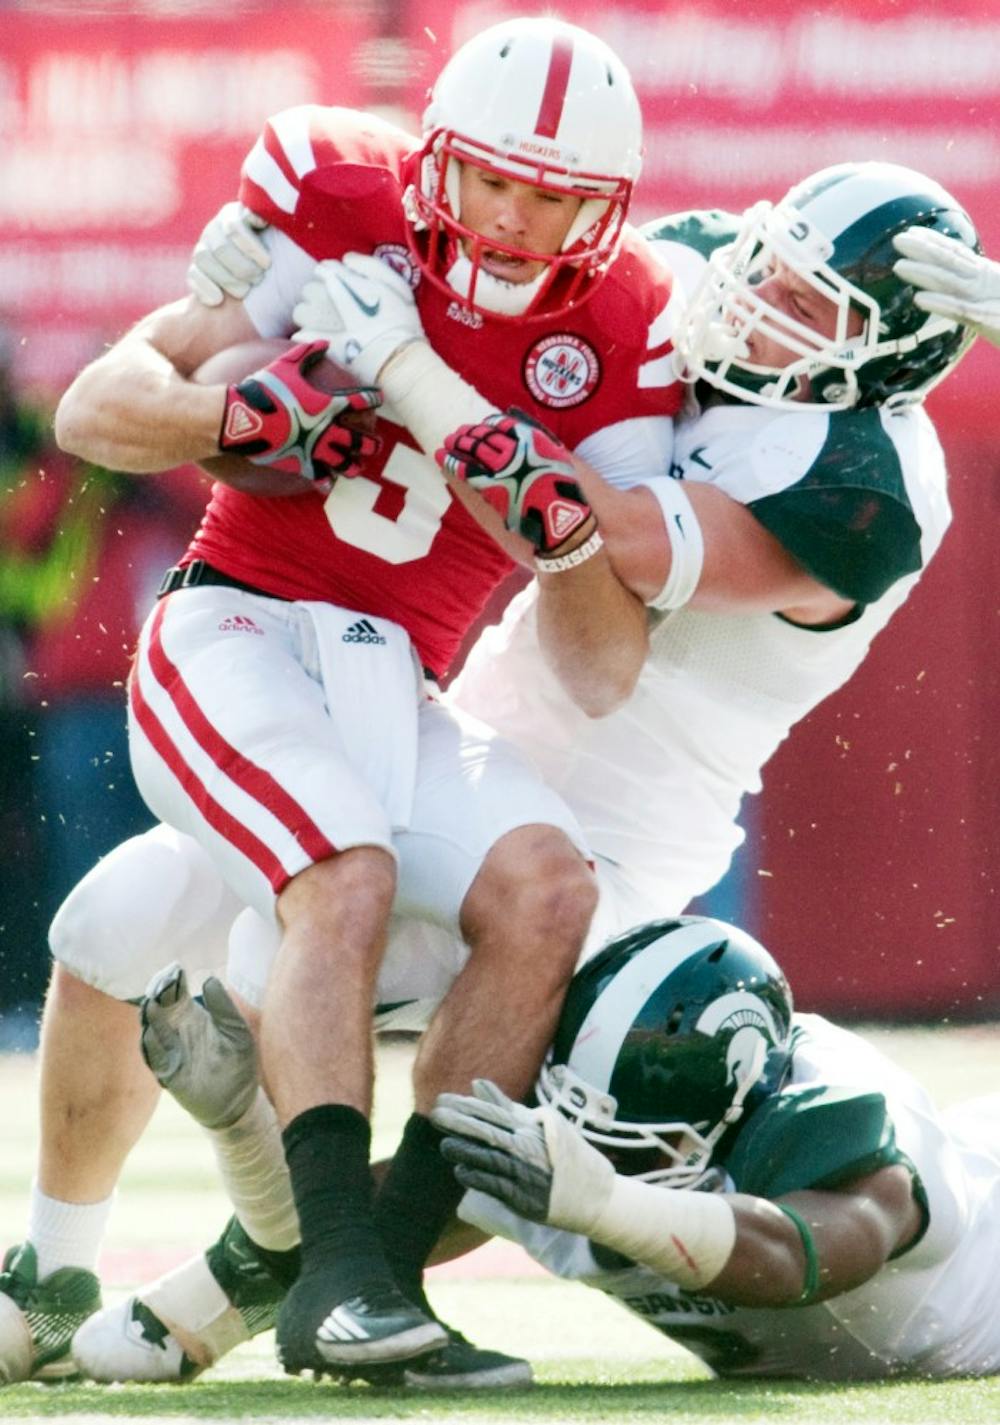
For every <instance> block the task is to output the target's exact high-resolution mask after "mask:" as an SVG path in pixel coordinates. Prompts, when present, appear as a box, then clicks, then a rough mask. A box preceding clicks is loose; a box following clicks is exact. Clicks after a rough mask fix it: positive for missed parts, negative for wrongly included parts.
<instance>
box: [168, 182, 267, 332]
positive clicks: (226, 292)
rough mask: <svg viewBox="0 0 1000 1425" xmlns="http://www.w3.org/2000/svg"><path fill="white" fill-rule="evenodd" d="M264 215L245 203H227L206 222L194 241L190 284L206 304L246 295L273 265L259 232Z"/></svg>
mask: <svg viewBox="0 0 1000 1425" xmlns="http://www.w3.org/2000/svg"><path fill="white" fill-rule="evenodd" d="M267 226H268V225H267V223H266V222H265V220H264V219H263V218H258V216H257V214H256V213H251V211H250V209H249V208H245V207H244V206H243V204H242V203H225V204H224V205H223V206H222V207H221V208H220V209H219V211H218V212H217V213H216V215H215V217H214V218H210V219H209V221H208V223H207V224H206V225H205V229H204V231H203V232H202V234H201V237H200V238H199V239H198V241H197V242H196V243H195V245H194V252H193V253H192V254H191V265H190V267H189V268H188V270H187V285H188V287H189V288H190V290H191V291H192V292H193V293H194V295H195V296H196V297H197V298H198V301H199V302H201V303H202V304H203V305H204V306H206V307H217V306H218V305H219V304H220V302H222V300H223V298H225V297H227V296H229V297H236V298H238V300H239V301H241V302H242V300H243V298H244V297H245V296H246V294H247V293H248V292H249V291H250V288H251V287H254V286H256V284H257V283H258V282H259V281H260V279H261V278H262V277H263V276H264V273H265V272H266V271H267V269H268V268H269V267H270V266H271V254H270V253H269V252H268V250H267V248H266V247H265V246H264V244H263V243H262V242H261V240H260V238H259V237H258V236H257V234H258V233H259V232H263V230H264V229H265V228H266V227H267Z"/></svg>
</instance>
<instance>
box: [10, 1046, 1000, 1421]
mask: <svg viewBox="0 0 1000 1425" xmlns="http://www.w3.org/2000/svg"><path fill="white" fill-rule="evenodd" d="M866 1032H867V1033H869V1034H870V1036H871V1037H872V1038H874V1039H875V1040H876V1041H877V1042H878V1043H879V1044H880V1046H881V1047H883V1048H884V1049H885V1050H887V1052H889V1053H890V1054H891V1055H892V1056H893V1057H894V1058H896V1059H897V1060H898V1061H899V1062H901V1063H902V1064H904V1065H905V1066H906V1067H907V1068H910V1069H911V1070H913V1072H915V1073H916V1074H918V1075H919V1076H920V1077H921V1078H922V1080H923V1081H924V1082H925V1083H927V1084H928V1085H929V1086H930V1087H931V1089H932V1091H933V1092H934V1094H935V1096H936V1098H937V1100H938V1102H939V1103H941V1104H942V1105H943V1104H946V1103H949V1102H952V1101H954V1100H956V1099H960V1098H962V1097H965V1096H969V1095H972V1094H975V1093H980V1092H986V1091H989V1090H995V1089H1000V1025H995V1026H985V1025H983V1026H975V1027H967V1028H959V1029H948V1030H936V1031H935V1030H896V1031H889V1030H884V1029H880V1030H871V1031H866ZM408 1064H409V1050H408V1049H407V1048H406V1046H400V1045H393V1046H390V1047H388V1048H385V1049H383V1050H382V1052H381V1057H380V1067H379V1095H378V1103H377V1111H376V1153H377V1154H379V1155H381V1154H384V1153H386V1152H388V1151H391V1147H392V1144H393V1141H394V1138H395V1135H396V1133H397V1131H398V1128H399V1126H400V1124H401V1122H402V1120H403V1118H404V1117H405V1115H406V1113H407V1112H408V1108H409V1102H408V1090H407V1074H408ZM35 1075H36V1066H35V1062H34V1060H33V1059H31V1058H30V1057H15V1056H11V1057H7V1058H2V1057H0V1103H2V1105H3V1122H4V1133H3V1149H2V1154H0V1244H7V1243H9V1242H12V1241H15V1240H17V1239H18V1238H19V1237H21V1236H22V1235H23V1229H24V1222H25V1214H26V1210H27V1191H28V1185H29V1182H30V1179H31V1175H32V1171H33V1161H34V1140H35V1103H34V1093H35ZM227 1215H228V1214H227V1208H226V1204H225V1202H224V1200H223V1198H222V1196H221V1193H220V1191H219V1189H218V1188H217V1187H216V1185H215V1177H214V1169H213V1162H212V1157H211V1153H210V1151H209V1149H208V1147H207V1144H206V1143H205V1142H204V1141H203V1139H202V1138H201V1137H200V1135H199V1133H198V1131H197V1130H196V1129H195V1128H193V1127H192V1126H191V1125H190V1124H189V1122H188V1121H187V1120H186V1119H185V1117H184V1116H183V1114H181V1113H180V1111H179V1110H177V1109H176V1107H175V1105H174V1104H173V1103H171V1102H164V1103H163V1104H162V1105H161V1107H160V1109H159V1110H158V1112H157V1116H156V1119H155V1120H154V1124H153V1126H152V1128H151V1130H150V1132H149V1133H148V1134H147V1136H146V1138H145V1140H144V1141H143V1143H142V1144H141V1145H140V1147H139V1148H138V1149H137V1151H136V1152H135V1154H134V1155H133V1158H132V1161H131V1162H130V1164H129V1167H128V1170H127V1173H126V1176H125V1179H124V1181H123V1183H122V1187H121V1191H120V1195H119V1201H118V1204H117V1206H116V1209H115V1213H114V1216H113V1218H112V1222H111V1229H110V1233H109V1237H108V1242H107V1248H106V1251H105V1255H104V1258H103V1261H102V1269H103V1274H104V1277H105V1280H106V1282H107V1284H108V1289H107V1297H108V1298H109V1299H114V1298H115V1297H117V1296H119V1295H121V1294H122V1293H124V1292H125V1291H126V1290H127V1289H128V1288H129V1287H130V1286H132V1285H135V1284H136V1283H137V1282H138V1281H139V1280H142V1279H145V1278H147V1277H149V1276H151V1275H155V1274H156V1273H157V1272H158V1271H160V1270H162V1269H163V1268H164V1267H166V1266H168V1265H171V1264H173V1263H174V1262H176V1261H177V1260H178V1259H179V1257H180V1255H181V1254H183V1253H185V1252H186V1251H188V1250H191V1251H193V1250H197V1249H198V1248H200V1247H203V1246H205V1245H207V1243H208V1242H210V1241H211V1240H212V1238H213V1237H214V1236H215V1235H216V1233H217V1231H218V1229H219V1228H220V1226H221V1225H222V1223H223V1222H224V1220H225V1218H226V1216H227ZM431 1296H432V1298H433V1300H434V1303H435V1306H436V1307H437V1309H438V1310H439V1312H440V1313H441V1315H442V1316H443V1317H445V1319H447V1320H449V1321H452V1322H454V1323H455V1324H456V1325H457V1326H459V1327H460V1328H461V1329H462V1330H464V1331H465V1332H466V1334H467V1335H469V1336H470V1337H471V1338H472V1339H473V1340H477V1341H481V1342H483V1343H484V1344H485V1343H489V1344H490V1345H492V1346H495V1347H498V1348H499V1349H502V1350H506V1351H511V1352H514V1353H517V1354H519V1355H524V1356H528V1357H529V1358H530V1359H531V1360H532V1361H533V1362H534V1364H535V1370H536V1377H537V1380H538V1386H537V1387H536V1389H535V1390H534V1391H533V1392H530V1393H514V1394H512V1395H510V1396H508V1397H504V1396H503V1395H502V1394H500V1395H496V1396H493V1397H492V1398H489V1399H483V1397H482V1396H481V1395H479V1394H472V1393H469V1394H463V1395H458V1396H446V1395H443V1394H439V1395H402V1394H400V1393H398V1392H396V1393H389V1392H386V1393H379V1392H376V1391H373V1390H371V1389H369V1388H367V1387H363V1386H356V1387H352V1388H350V1389H345V1388H344V1387H340V1386H335V1385H332V1384H330V1383H328V1382H327V1383H314V1382H312V1381H310V1380H305V1379H301V1380H300V1379H290V1378H287V1377H284V1376H283V1375H282V1374H281V1372H280V1371H279V1370H278V1368H277V1366H276V1365H275V1362H274V1358H273V1355H272V1347H271V1337H270V1336H269V1335H268V1336H263V1337H260V1338H258V1339H257V1340H256V1341H252V1342H249V1343H247V1344H246V1345H244V1346H242V1347H240V1348H239V1349H238V1350H237V1351H235V1352H233V1353H232V1355H230V1356H229V1357H227V1358H226V1359H225V1360H224V1361H222V1362H220V1363H219V1365H218V1366H216V1367H215V1368H214V1369H213V1370H212V1371H210V1372H207V1373H206V1374H205V1375H204V1376H203V1377H202V1378H201V1379H200V1380H198V1381H197V1382H195V1383H193V1384H192V1385H189V1386H186V1387H183V1388H179V1387H176V1386H98V1385H72V1384H71V1385H60V1386H42V1385H21V1386H12V1387H8V1388H6V1389H4V1390H2V1392H0V1418H3V1419H11V1420H15V1419H16V1420H31V1419H39V1420H40V1419H50V1418H52V1417H56V1416H67V1417H73V1419H74V1420H75V1421H77V1422H78V1425H90V1422H97V1421H100V1420H111V1419H116V1418H125V1419H156V1418H158V1417H164V1418H170V1419H171V1420H174V1421H191V1420H219V1421H237V1420H258V1421H279V1420H280V1421H294V1420H307V1419H308V1420H312V1419H316V1418H323V1417H325V1418H331V1417H333V1418H337V1419H345V1420H355V1421H362V1420H387V1419H388V1420H410V1419H412V1420H417V1421H423V1422H427V1421H437V1420H448V1421H452V1420H456V1421H463V1422H469V1425H478V1422H483V1421H535V1420H538V1421H546V1422H557V1421H597V1420H609V1421H621V1422H632V1421H655V1420H662V1419H668V1418H669V1420H670V1421H671V1422H688V1421H712V1422H728V1421H739V1422H743V1421H747V1422H768V1423H769V1425H773V1422H780V1425H811V1422H837V1425H847V1422H852V1421H856V1420H863V1421H872V1422H896V1421H898V1422H906V1423H907V1425H909V1422H914V1425H915V1422H931V1421H933V1422H939V1421H940V1422H953V1421H963V1422H983V1423H984V1425H986V1422H989V1425H996V1422H997V1421H998V1420H1000V1379H998V1380H996V1381H994V1380H989V1381H953V1382H945V1383H941V1384H926V1385H925V1384H919V1383H907V1384H894V1385H885V1386H871V1385H867V1386H858V1387H848V1388H838V1389H831V1388H829V1387H820V1386H806V1385H795V1384H790V1383H789V1384H785V1383H774V1384H753V1383H740V1384H723V1383H721V1382H718V1381H712V1380H710V1379H709V1378H708V1377H707V1375H706V1372H705V1371H704V1369H703V1367H702V1366H701V1365H700V1363H699V1362H697V1361H696V1360H695V1359H694V1358H693V1357H691V1356H688V1355H687V1354H686V1353H684V1352H682V1351H681V1350H680V1349H678V1348H676V1347H673V1346H671V1345H670V1344H669V1343H668V1342H666V1341H665V1340H664V1339H663V1338H662V1337H661V1336H659V1335H658V1333H656V1332H655V1331H653V1330H652V1329H650V1328H648V1327H646V1326H644V1325H643V1324H642V1323H641V1322H639V1321H638V1320H636V1319H635V1318H633V1317H631V1316H630V1315H629V1314H628V1313H626V1312H624V1311H623V1310H621V1309H620V1308H618V1307H616V1306H614V1305H613V1304H612V1303H611V1302H610V1301H608V1300H606V1299H604V1298H603V1297H601V1296H600V1295H599V1294H598V1293H596V1292H592V1291H587V1290H586V1289H584V1288H582V1287H572V1286H568V1285H565V1284H562V1283H558V1282H555V1281H552V1280H549V1279H547V1278H545V1277H544V1276H542V1275H540V1274H539V1272H538V1271H537V1269H535V1268H534V1267H533V1265H532V1264H531V1263H529V1262H528V1260H527V1258H525V1257H523V1256H522V1255H520V1253H519V1252H518V1249H516V1248H512V1247H509V1246H507V1245H504V1244H499V1243H494V1244H490V1245H489V1246H487V1247H485V1248H483V1249H481V1251H480V1252H479V1253H477V1254H475V1255H474V1256H473V1257H471V1258H468V1259H466V1261H465V1262H464V1263H462V1264H455V1265H453V1266H450V1267H447V1266H446V1267H441V1268H438V1269H437V1270H436V1271H435V1272H434V1273H433V1274H432V1279H431ZM998 1304H1000V1303H998Z"/></svg>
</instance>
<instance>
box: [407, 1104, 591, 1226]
mask: <svg viewBox="0 0 1000 1425" xmlns="http://www.w3.org/2000/svg"><path fill="white" fill-rule="evenodd" d="M431 1122H432V1123H433V1124H434V1127H435V1128H437V1129H438V1131H439V1132H441V1133H444V1134H447V1135H448V1136H447V1137H446V1138H445V1139H444V1142H443V1143H442V1145H441V1152H442V1154H443V1155H444V1157H445V1158H447V1159H448V1161H449V1162H450V1163H452V1164H454V1167H455V1177H456V1178H457V1179H458V1181H459V1183H461V1185H462V1187H465V1188H473V1189H476V1190H478V1191H479V1192H485V1193H488V1194H489V1195H490V1196H491V1197H495V1198H497V1199H499V1201H500V1202H502V1203H504V1204H505V1206H507V1207H509V1208H510V1209H511V1210H512V1211H513V1212H516V1213H517V1214H518V1215H519V1216H520V1217H527V1218H529V1219H530V1220H531V1221H533V1222H545V1223H548V1225H549V1226H550V1227H561V1228H562V1229H563V1230H564V1231H566V1232H580V1233H582V1234H583V1236H585V1237H587V1236H589V1235H590V1231H591V1229H592V1228H593V1226H594V1224H595V1222H596V1221H597V1219H598V1218H599V1217H600V1216H601V1213H602V1212H603V1210H604V1208H605V1206H606V1204H607V1202H608V1199H609V1198H610V1196H611V1191H612V1188H613V1187H614V1182H615V1170H614V1168H613V1167H612V1165H611V1164H610V1163H609V1162H608V1160H607V1158H605V1157H604V1156H603V1155H602V1154H601V1153H599V1152H598V1151H597V1149H596V1148H594V1147H593V1146H592V1145H591V1144H590V1143H588V1142H587V1140H586V1139H585V1138H584V1137H583V1136H582V1135H581V1134H580V1133H579V1132H578V1130H577V1129H575V1128H574V1127H573V1125H572V1124H571V1123H570V1122H569V1120H568V1119H566V1118H564V1117H563V1115H562V1114H561V1113H558V1112H557V1111H556V1110H555V1109H554V1108H549V1107H543V1108H525V1107H524V1105H523V1104H520V1103H514V1102H513V1101H512V1100H511V1099H509V1098H508V1097H507V1095H506V1094H505V1093H503V1092H502V1091H501V1090H500V1089H498V1088H497V1086H496V1084H493V1083H490V1081H489V1080H488V1079H476V1080H474V1082H473V1085H472V1094H471V1096H467V1095H465V1094H452V1093H444V1094H439V1095H438V1100H437V1103H436V1104H435V1106H434V1108H433V1109H432V1111H431Z"/></svg>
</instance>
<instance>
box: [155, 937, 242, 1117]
mask: <svg viewBox="0 0 1000 1425" xmlns="http://www.w3.org/2000/svg"><path fill="white" fill-rule="evenodd" d="M140 1012H141V1021H142V1032H141V1039H140V1045H141V1048H142V1057H143V1058H144V1059H145V1061H146V1063H147V1064H148V1065H149V1067H150V1068H151V1069H152V1071H153V1073H154V1074H155V1076H156V1078H157V1079H158V1080H159V1082H160V1083H161V1084H162V1085H163V1087H164V1088H165V1089H167V1090H168V1091H169V1092H170V1093H171V1094H172V1095H173V1096H174V1098H175V1099H176V1100H177V1102H178V1103H179V1104H180V1106H181V1107H182V1108H184V1109H187V1111H188V1113H190V1114H191V1116H192V1118H194V1119H196V1120H197V1122H198V1123H200V1124H202V1126H203V1127H205V1128H228V1127H229V1126H230V1125H231V1124H233V1123H236V1122H237V1121H238V1120H239V1119H241V1118H242V1117H243V1115H244V1114H245V1113H246V1111H247V1109H248V1108H249V1107H250V1105H251V1104H252V1103H253V1101H254V1099H255V1098H256V1096H257V1050H256V1047H255V1045H254V1042H253V1036H252V1034H251V1033H250V1030H249V1028H248V1026H247V1024H246V1021H245V1020H244V1018H243V1016H242V1015H241V1014H240V1012H239V1010H238V1009H237V1008H236V1006H235V1005H234V1004H233V1002H232V1000H231V999H230V997H229V995H228V993H227V991H226V990H225V988H224V987H223V985H222V982H221V981H220V980H217V979H215V977H214V976H211V977H210V978H209V979H207V980H206V981H205V983H204V985H203V986H202V991H201V1003H200V1004H199V1002H198V1001H197V1000H194V999H192V998H191V996H190V994H189V993H188V987H187V976H186V975H185V973H184V970H183V969H182V968H181V966H180V965H178V964H176V963H175V964H173V965H168V966H167V968H166V969H165V970H161V971H160V972H159V973H158V974H157V975H154V976H153V978H152V980H150V982H149V985H148V987H147V989H146V993H145V995H144V996H143V998H142V1001H141V1005H140Z"/></svg>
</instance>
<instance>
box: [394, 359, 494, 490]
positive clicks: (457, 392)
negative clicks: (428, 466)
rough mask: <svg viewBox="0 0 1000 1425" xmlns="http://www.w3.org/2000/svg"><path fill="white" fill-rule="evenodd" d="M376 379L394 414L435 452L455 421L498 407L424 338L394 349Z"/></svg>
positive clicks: (472, 418) (478, 417)
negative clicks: (482, 394)
mask: <svg viewBox="0 0 1000 1425" xmlns="http://www.w3.org/2000/svg"><path fill="white" fill-rule="evenodd" d="M378 380H379V385H380V386H381V387H382V391H383V393H384V395H385V399H386V403H387V405H388V406H390V407H391V413H392V415H393V416H394V417H395V418H396V419H397V420H398V421H399V423H400V425H404V426H406V428H407V430H409V432H410V434H411V435H412V436H413V438H414V440H415V441H416V442H417V444H418V445H419V446H420V448H421V450H423V451H425V452H426V454H428V455H430V456H432V457H433V455H434V453H435V451H437V450H438V449H439V448H440V447H441V446H442V445H444V441H445V437H446V436H448V435H450V434H451V432H452V431H453V430H455V428H456V427H457V426H460V425H472V424H475V423H476V422H477V421H481V420H484V419H485V417H486V416H488V415H491V414H492V412H493V411H495V410H496V406H495V405H494V404H493V403H492V402H491V401H488V400H487V399H486V397H485V396H481V395H480V394H479V392H478V391H477V390H476V389H475V387H474V386H470V385H469V383H468V381H465V380H463V379H462V377H461V376H459V375H458V373H457V372H455V371H453V370H452V369H451V367H450V366H449V365H448V364H447V363H446V362H445V361H444V360H443V359H442V358H441V357H440V356H438V354H437V352H436V351H434V350H433V348H432V347H431V346H430V345H429V344H428V343H427V342H426V341H414V342H410V344H409V345H408V346H404V347H402V348H401V350H399V351H397V352H395V353H394V355H392V356H391V357H390V358H389V360H388V361H387V362H386V363H385V365H384V366H383V367H382V369H381V371H380V372H379V375H378ZM442 478H443V477H442Z"/></svg>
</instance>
